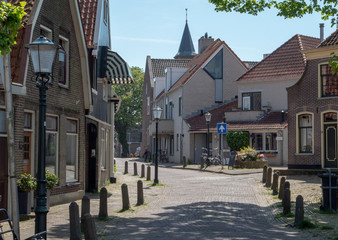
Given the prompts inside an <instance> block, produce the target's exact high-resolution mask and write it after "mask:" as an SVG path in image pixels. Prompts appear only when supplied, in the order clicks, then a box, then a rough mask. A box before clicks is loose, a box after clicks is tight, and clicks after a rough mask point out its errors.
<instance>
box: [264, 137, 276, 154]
mask: <svg viewBox="0 0 338 240" xmlns="http://www.w3.org/2000/svg"><path fill="white" fill-rule="evenodd" d="M276 138H277V133H266V134H265V150H277V139H276Z"/></svg>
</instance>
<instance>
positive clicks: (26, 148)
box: [23, 132, 32, 174]
mask: <svg viewBox="0 0 338 240" xmlns="http://www.w3.org/2000/svg"><path fill="white" fill-rule="evenodd" d="M31 140H32V133H31V132H25V133H24V141H23V173H29V174H31V146H32V144H31Z"/></svg>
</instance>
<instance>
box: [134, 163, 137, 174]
mask: <svg viewBox="0 0 338 240" xmlns="http://www.w3.org/2000/svg"><path fill="white" fill-rule="evenodd" d="M134 176H137V163H136V162H134Z"/></svg>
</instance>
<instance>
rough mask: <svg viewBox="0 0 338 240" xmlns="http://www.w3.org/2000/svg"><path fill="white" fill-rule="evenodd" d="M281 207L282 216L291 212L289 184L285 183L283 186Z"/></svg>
mask: <svg viewBox="0 0 338 240" xmlns="http://www.w3.org/2000/svg"><path fill="white" fill-rule="evenodd" d="M282 205H283V215H286V214H289V213H290V212H291V192H290V183H289V182H285V184H284V195H283V200H282Z"/></svg>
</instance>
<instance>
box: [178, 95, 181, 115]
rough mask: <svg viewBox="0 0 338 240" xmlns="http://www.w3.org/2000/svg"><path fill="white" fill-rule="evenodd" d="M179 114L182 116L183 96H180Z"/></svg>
mask: <svg viewBox="0 0 338 240" xmlns="http://www.w3.org/2000/svg"><path fill="white" fill-rule="evenodd" d="M178 116H182V97H179V98H178Z"/></svg>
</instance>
